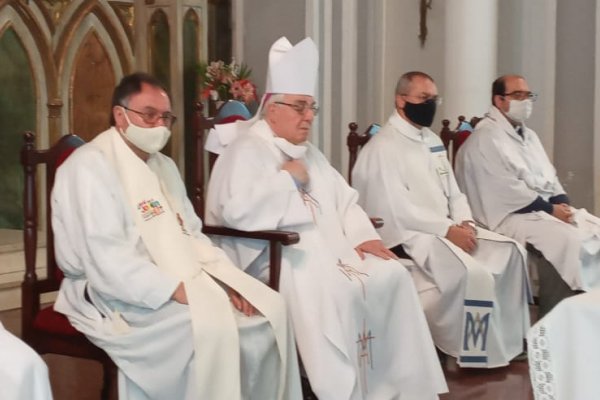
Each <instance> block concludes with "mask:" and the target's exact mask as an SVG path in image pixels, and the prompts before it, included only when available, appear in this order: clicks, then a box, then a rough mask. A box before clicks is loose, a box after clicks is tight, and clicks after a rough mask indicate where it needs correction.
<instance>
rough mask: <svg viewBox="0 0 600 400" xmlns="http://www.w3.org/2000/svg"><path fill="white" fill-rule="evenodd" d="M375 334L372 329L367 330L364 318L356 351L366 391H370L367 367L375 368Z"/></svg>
mask: <svg viewBox="0 0 600 400" xmlns="http://www.w3.org/2000/svg"><path fill="white" fill-rule="evenodd" d="M373 339H375V336H373V334H372V333H371V330H370V329H369V330H367V323H366V321H365V320H363V329H362V332H359V334H358V340H357V341H356V351H357V352H358V364H359V368H360V371H361V381H362V388H363V392H364V393H368V392H369V388H368V387H367V371H366V367H370V368H371V369H373V348H372V341H373Z"/></svg>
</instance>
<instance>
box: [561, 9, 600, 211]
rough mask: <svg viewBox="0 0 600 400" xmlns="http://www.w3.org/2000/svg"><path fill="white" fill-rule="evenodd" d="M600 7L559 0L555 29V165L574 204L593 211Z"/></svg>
mask: <svg viewBox="0 0 600 400" xmlns="http://www.w3.org/2000/svg"><path fill="white" fill-rule="evenodd" d="M596 3H597V2H596V1H586V0H573V1H570V2H561V1H559V2H558V9H557V10H558V17H559V18H558V19H557V26H556V28H557V29H556V32H557V34H556V38H557V43H556V53H557V54H556V105H555V112H554V116H555V128H556V130H555V137H554V165H555V167H556V169H557V171H558V177H559V179H560V180H561V182H562V184H563V186H564V187H565V190H566V191H567V193H569V195H570V197H571V198H572V201H573V203H574V204H576V205H577V206H579V207H585V208H587V209H590V210H591V209H593V208H594V199H593V193H594V191H593V190H592V188H593V186H594V184H595V182H594V180H593V178H594V171H593V167H594V162H593V160H594V154H593V146H594V142H593V140H594V100H595V99H594V95H595V90H594V87H595V80H596V78H595V47H596V45H595V37H596V35H595V31H596V7H597V4H596ZM596 84H597V83H596Z"/></svg>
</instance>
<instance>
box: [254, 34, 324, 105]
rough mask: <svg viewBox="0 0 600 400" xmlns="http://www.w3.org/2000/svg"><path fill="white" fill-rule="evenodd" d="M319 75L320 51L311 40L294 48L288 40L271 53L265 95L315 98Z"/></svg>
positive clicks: (273, 46) (278, 41)
mask: <svg viewBox="0 0 600 400" xmlns="http://www.w3.org/2000/svg"><path fill="white" fill-rule="evenodd" d="M318 72H319V51H318V50H317V46H316V45H315V42H313V41H312V39H311V38H306V39H304V40H302V41H301V42H299V43H298V44H296V45H295V46H292V44H291V43H290V42H289V40H287V39H286V38H285V37H281V38H279V39H277V41H276V42H275V43H273V45H272V46H271V50H270V51H269V71H268V73H267V88H266V90H265V93H281V94H302V95H307V96H314V95H315V89H316V85H317V74H318Z"/></svg>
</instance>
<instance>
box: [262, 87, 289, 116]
mask: <svg viewBox="0 0 600 400" xmlns="http://www.w3.org/2000/svg"><path fill="white" fill-rule="evenodd" d="M283 97H284V95H283V94H281V93H273V94H271V96H269V98H268V99H267V101H265V104H263V108H262V110H261V111H260V118H261V119H264V118H265V116H266V115H267V108H268V106H269V105H271V104H274V103H277V102H281V101H283Z"/></svg>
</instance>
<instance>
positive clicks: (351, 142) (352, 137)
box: [346, 122, 373, 186]
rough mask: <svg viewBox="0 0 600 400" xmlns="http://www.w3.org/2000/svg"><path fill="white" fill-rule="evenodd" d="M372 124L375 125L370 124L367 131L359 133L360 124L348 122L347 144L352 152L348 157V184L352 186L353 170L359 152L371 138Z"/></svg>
mask: <svg viewBox="0 0 600 400" xmlns="http://www.w3.org/2000/svg"><path fill="white" fill-rule="evenodd" d="M372 126H373V125H370V126H369V128H367V130H366V131H365V132H363V133H358V124H357V123H356V122H350V123H349V124H348V129H350V132H349V133H348V137H347V138H346V145H347V146H348V152H349V153H350V157H349V159H348V184H349V185H350V186H352V170H353V169H354V164H356V158H357V157H358V152H359V151H360V149H362V147H363V146H364V145H365V144H367V143H368V142H369V140H370V139H371V134H370V133H369V131H370V129H371V127H372Z"/></svg>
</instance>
